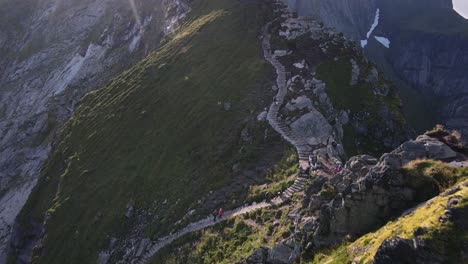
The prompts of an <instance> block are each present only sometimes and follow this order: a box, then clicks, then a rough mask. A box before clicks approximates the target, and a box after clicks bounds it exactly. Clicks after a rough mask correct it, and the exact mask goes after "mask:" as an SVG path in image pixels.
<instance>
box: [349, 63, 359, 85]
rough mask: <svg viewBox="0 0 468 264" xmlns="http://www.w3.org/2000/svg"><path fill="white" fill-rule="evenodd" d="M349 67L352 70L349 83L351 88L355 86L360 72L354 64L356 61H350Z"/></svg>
mask: <svg viewBox="0 0 468 264" xmlns="http://www.w3.org/2000/svg"><path fill="white" fill-rule="evenodd" d="M351 66H352V70H351V82H350V85H351V86H354V85H356V84H357V82H358V80H359V72H360V69H359V65H358V64H357V63H356V60H354V59H351Z"/></svg>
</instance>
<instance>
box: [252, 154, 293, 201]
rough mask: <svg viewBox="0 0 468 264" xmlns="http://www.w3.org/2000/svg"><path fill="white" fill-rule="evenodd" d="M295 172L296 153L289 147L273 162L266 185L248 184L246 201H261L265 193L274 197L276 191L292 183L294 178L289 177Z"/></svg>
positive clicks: (282, 189)
mask: <svg viewBox="0 0 468 264" xmlns="http://www.w3.org/2000/svg"><path fill="white" fill-rule="evenodd" d="M297 174H298V167H297V154H296V153H295V151H294V150H293V149H290V150H289V151H286V152H285V153H284V156H283V159H282V160H281V161H279V162H278V163H277V164H275V166H274V168H273V170H272V171H271V172H269V173H268V174H267V176H266V180H267V183H266V187H260V186H261V185H253V186H250V188H249V193H248V195H247V198H246V202H247V203H251V202H260V201H263V200H264V199H265V198H266V195H267V193H268V195H269V197H270V198H273V197H275V196H276V194H277V193H278V192H280V191H284V190H286V189H287V188H288V187H289V186H291V185H292V184H293V183H294V178H291V176H296V175H297ZM262 185H263V184H262Z"/></svg>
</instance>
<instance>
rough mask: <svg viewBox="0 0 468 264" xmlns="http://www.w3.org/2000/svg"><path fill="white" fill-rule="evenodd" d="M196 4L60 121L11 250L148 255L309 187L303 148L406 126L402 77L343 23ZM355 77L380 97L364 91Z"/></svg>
mask: <svg viewBox="0 0 468 264" xmlns="http://www.w3.org/2000/svg"><path fill="white" fill-rule="evenodd" d="M187 8H188V6H187ZM273 9H276V12H273ZM190 10H191V11H190V13H189V14H188V15H187V17H186V18H185V20H183V21H184V23H183V25H182V26H181V27H180V29H178V30H177V31H176V32H175V33H174V34H170V35H168V36H167V37H166V38H165V42H164V45H163V46H162V47H161V48H160V49H158V50H157V51H155V52H153V53H150V54H149V55H148V56H147V57H146V58H145V59H143V60H141V61H139V62H138V63H136V64H135V65H134V66H133V67H132V68H130V69H129V70H128V71H126V72H125V73H123V74H122V75H120V76H118V77H117V78H115V79H113V80H112V81H111V82H110V83H109V84H107V85H104V86H103V88H101V89H99V90H97V91H95V92H90V93H88V94H87V95H86V96H85V98H84V99H83V100H82V101H81V102H80V105H79V107H78V110H77V111H76V113H75V114H73V115H72V117H71V118H70V119H69V120H68V121H67V122H66V124H65V125H64V127H63V129H61V130H60V131H59V133H58V137H57V139H56V141H55V144H54V146H53V151H52V153H51V155H50V157H49V158H48V160H47V163H46V164H45V166H44V169H43V170H42V172H41V177H40V180H39V182H38V184H37V186H36V188H35V189H34V191H33V193H32V195H31V197H30V198H29V200H28V202H27V204H26V206H25V207H24V208H23V210H22V211H21V214H20V215H19V217H18V219H17V225H16V226H15V232H14V235H13V237H12V239H11V245H10V250H9V251H10V258H9V261H11V263H23V262H28V260H29V259H30V258H31V259H32V262H33V263H92V262H95V261H99V263H115V262H119V263H129V262H131V261H136V260H139V261H143V259H145V258H146V255H147V254H148V253H150V252H151V250H152V248H153V247H152V245H156V246H157V245H158V243H157V242H158V239H162V238H164V237H169V238H171V237H172V234H176V233H177V231H178V230H186V229H184V228H185V227H190V225H189V223H191V222H196V221H198V220H201V221H202V222H201V223H204V222H203V219H204V218H205V216H206V215H208V214H209V213H210V212H212V211H213V209H215V208H219V207H223V208H224V209H226V210H227V209H235V208H237V207H238V206H240V205H242V204H244V203H246V202H258V201H259V200H261V199H262V198H263V197H264V196H265V195H266V194H267V193H268V192H270V193H276V192H278V191H283V190H285V189H286V188H288V187H289V188H290V190H292V191H297V190H298V188H299V186H303V184H304V182H303V180H300V181H299V180H296V181H295V179H296V177H295V174H296V168H297V163H296V159H297V158H299V159H300V160H301V162H302V163H301V164H304V163H303V162H304V160H306V159H307V156H308V154H310V153H312V152H316V153H320V154H321V155H324V157H327V159H328V158H329V159H330V162H332V163H335V162H339V160H344V159H345V158H346V153H345V150H346V151H348V150H349V153H356V152H359V153H363V152H366V153H367V152H371V153H381V152H382V151H384V150H387V149H390V148H392V147H395V146H396V145H398V144H399V143H400V142H401V141H402V140H404V139H405V138H406V136H407V132H406V126H405V120H404V118H403V117H402V115H401V113H400V107H401V103H400V100H399V97H398V94H397V93H396V92H395V87H394V86H393V84H392V83H390V82H388V81H387V80H386V79H385V78H384V77H383V75H382V74H381V73H380V72H379V71H378V70H377V69H376V68H375V66H374V65H373V64H372V63H370V62H369V61H367V60H366V59H365V58H364V57H363V56H362V53H360V52H359V49H358V48H357V46H356V45H354V44H353V43H351V42H349V41H347V40H346V39H345V38H343V36H342V35H340V34H338V33H337V32H335V31H333V30H328V29H326V28H323V27H322V26H321V25H320V24H319V23H317V22H315V21H310V20H297V19H296V18H294V17H293V16H291V15H290V14H288V13H286V12H284V11H285V10H283V7H282V6H276V5H274V4H273V2H270V1H267V2H265V1H236V2H232V1H228V0H223V1H216V2H213V1H208V0H197V1H193V2H191V3H190ZM165 15H166V14H165ZM145 32H146V31H145ZM214 36H216V37H214ZM259 37H261V38H260V39H259ZM262 48H263V50H262ZM136 58H137V57H136ZM122 59H124V58H120V59H119V61H120V60H122ZM133 59H134V58H132V60H131V61H130V62H129V63H132V62H133ZM269 64H271V66H270V65H269ZM333 68H337V69H339V70H338V71H337V72H336V73H334V71H333V70H331V69H333ZM273 70H274V72H273ZM334 74H335V75H334ZM96 76H98V75H96ZM335 77H336V78H335ZM80 83H81V82H80ZM353 89H354V90H355V91H356V94H357V95H359V96H362V97H363V98H366V99H368V100H365V101H361V102H355V101H354V100H350V99H352V98H353V97H352V96H353V93H351V92H350V91H352V90H353ZM328 93H329V95H328ZM273 97H274V99H273V100H272V99H271V98H273ZM354 98H355V97H354ZM346 131H350V132H349V136H347V135H348V132H346ZM280 135H281V136H282V137H283V138H284V139H285V141H282V140H281V138H280ZM285 143H289V144H292V145H293V146H294V147H295V149H296V150H298V154H297V156H296V154H293V153H292V152H291V151H290V148H289V147H288V146H287V145H286V144H285ZM343 145H344V148H343ZM292 182H294V185H292V186H289V185H290V184H291V183H292ZM265 184H267V185H265ZM289 188H288V189H289ZM289 197H290V196H289ZM286 200H287V198H285V199H283V198H280V201H281V202H284V201H286ZM281 202H279V203H281ZM253 207H254V208H256V207H255V205H253ZM237 209H239V208H237ZM234 211H236V210H234ZM197 223H198V222H197Z"/></svg>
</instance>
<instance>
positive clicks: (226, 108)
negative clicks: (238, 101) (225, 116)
mask: <svg viewBox="0 0 468 264" xmlns="http://www.w3.org/2000/svg"><path fill="white" fill-rule="evenodd" d="M223 108H224V111H226V112H229V111H231V108H232V104H231V103H230V102H224V104H223Z"/></svg>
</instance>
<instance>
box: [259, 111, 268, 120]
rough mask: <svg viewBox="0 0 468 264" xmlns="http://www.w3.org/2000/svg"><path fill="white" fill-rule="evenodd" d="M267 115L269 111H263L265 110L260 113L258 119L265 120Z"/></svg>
mask: <svg viewBox="0 0 468 264" xmlns="http://www.w3.org/2000/svg"><path fill="white" fill-rule="evenodd" d="M267 115H268V112H267V111H263V112H261V113H260V114H258V116H257V120H258V121H259V122H261V121H265V120H266V118H267Z"/></svg>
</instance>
